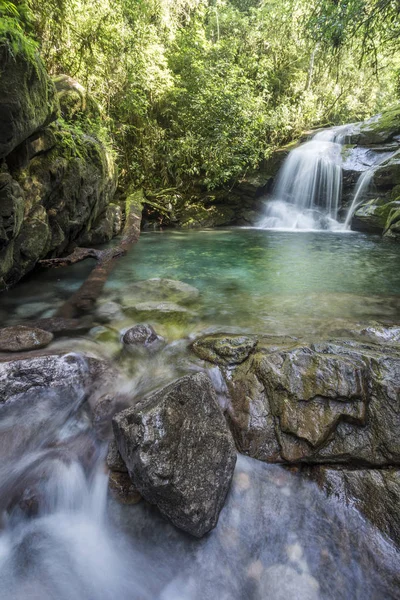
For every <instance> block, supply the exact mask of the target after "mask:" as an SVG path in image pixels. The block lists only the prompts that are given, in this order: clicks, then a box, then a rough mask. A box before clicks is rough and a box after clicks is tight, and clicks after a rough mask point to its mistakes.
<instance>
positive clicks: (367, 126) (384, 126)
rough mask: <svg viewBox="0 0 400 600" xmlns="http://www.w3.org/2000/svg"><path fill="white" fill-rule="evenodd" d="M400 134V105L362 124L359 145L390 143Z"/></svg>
mask: <svg viewBox="0 0 400 600" xmlns="http://www.w3.org/2000/svg"><path fill="white" fill-rule="evenodd" d="M398 134H400V104H396V105H395V106H393V107H391V108H389V109H387V110H384V111H382V113H380V114H379V115H376V116H374V117H372V118H371V119H368V120H367V121H365V122H364V123H363V124H361V127H360V132H359V136H358V143H359V144H361V145H365V146H368V145H370V144H382V143H386V142H390V141H391V140H392V139H393V138H394V137H395V136H396V135H398Z"/></svg>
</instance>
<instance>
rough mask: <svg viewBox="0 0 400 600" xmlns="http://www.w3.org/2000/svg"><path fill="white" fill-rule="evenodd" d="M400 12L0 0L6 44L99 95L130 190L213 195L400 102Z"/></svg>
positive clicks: (161, 1) (297, 0)
mask: <svg viewBox="0 0 400 600" xmlns="http://www.w3.org/2000/svg"><path fill="white" fill-rule="evenodd" d="M399 12H400V2H399V0H348V1H343V0H322V1H320V0H311V1H310V0H46V1H45V2H43V0H29V1H27V2H18V1H17V0H15V1H14V2H9V1H8V0H0V37H1V38H2V40H3V41H4V40H6V41H8V42H9V43H11V44H13V47H14V49H15V50H16V49H17V48H18V44H21V43H26V44H27V45H28V46H27V47H28V48H29V49H30V51H36V49H38V50H39V52H40V54H41V57H42V59H43V60H44V62H45V64H46V67H47V69H48V71H49V72H50V74H51V75H54V76H55V75H58V74H68V75H70V76H72V77H74V78H76V79H77V80H79V81H80V83H82V84H83V85H84V86H85V87H86V89H87V91H88V93H90V94H91V95H93V96H94V97H95V99H96V100H97V101H98V103H99V105H100V106H101V107H102V111H103V120H104V125H105V126H106V127H107V128H108V129H109V130H110V132H111V133H112V137H113V140H114V142H113V143H114V147H115V151H116V154H117V158H118V162H119V165H120V173H121V181H122V182H123V183H125V184H133V185H136V186H138V185H145V186H147V187H148V188H151V189H160V190H163V189H164V190H165V189H177V188H182V187H183V188H184V187H185V186H187V185H190V183H191V182H193V181H196V182H198V183H200V184H201V185H202V186H204V187H206V188H207V189H214V188H216V187H218V186H221V185H223V184H225V183H227V182H230V181H233V180H235V179H236V178H238V177H240V176H242V175H243V173H245V172H246V170H247V169H249V168H253V167H256V166H257V165H258V164H259V163H260V161H262V160H263V159H265V158H268V156H269V155H270V153H271V152H272V150H273V149H274V148H276V147H277V146H279V145H282V144H284V143H286V142H288V141H290V140H292V139H294V138H295V137H296V136H298V135H299V134H300V133H301V131H303V130H304V129H306V128H309V127H313V126H320V125H327V124H340V123H344V122H350V121H356V120H361V119H364V118H366V117H368V116H370V115H372V114H374V113H375V112H377V111H379V110H380V109H382V108H383V107H386V106H389V105H391V104H393V103H394V102H396V100H397V98H398V96H399V93H400V83H399V74H400V61H399V56H400V54H399V45H400V42H399V39H400V37H399V34H400V17H399ZM24 40H25V41H24Z"/></svg>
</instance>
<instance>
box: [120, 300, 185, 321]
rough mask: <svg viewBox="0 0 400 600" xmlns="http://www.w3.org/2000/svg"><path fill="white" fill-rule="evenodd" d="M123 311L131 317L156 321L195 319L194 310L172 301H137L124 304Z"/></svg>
mask: <svg viewBox="0 0 400 600" xmlns="http://www.w3.org/2000/svg"><path fill="white" fill-rule="evenodd" d="M124 312H125V314H126V315H128V316H129V317H131V318H135V319H137V320H143V321H156V322H158V323H165V322H170V321H172V322H175V323H182V322H183V323H186V322H188V321H193V320H194V319H196V317H197V315H196V313H195V312H193V311H191V310H188V309H187V308H185V307H183V306H180V305H179V304H175V303H174V302H158V301H155V302H139V303H138V304H135V305H133V306H124Z"/></svg>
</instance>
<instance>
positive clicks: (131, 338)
mask: <svg viewBox="0 0 400 600" xmlns="http://www.w3.org/2000/svg"><path fill="white" fill-rule="evenodd" d="M122 343H123V344H124V346H125V348H127V349H129V350H140V349H143V350H147V351H148V352H156V351H157V350H159V349H160V348H161V347H162V346H163V345H164V343H165V340H164V338H163V337H162V336H160V335H158V334H157V333H156V332H155V330H154V329H153V327H152V326H151V325H148V324H147V323H139V324H138V325H134V326H133V327H130V328H129V329H128V330H127V331H125V333H124V334H123V336H122Z"/></svg>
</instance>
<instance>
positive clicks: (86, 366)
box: [0, 353, 115, 402]
mask: <svg viewBox="0 0 400 600" xmlns="http://www.w3.org/2000/svg"><path fill="white" fill-rule="evenodd" d="M111 377H114V378H115V372H114V371H113V369H112V367H111V365H110V364H109V363H107V362H106V361H104V360H100V359H97V358H92V357H87V356H84V355H83V354H77V353H62V354H50V355H43V356H33V357H32V356H29V357H26V358H18V359H15V360H7V361H4V362H0V402H7V401H9V400H11V399H12V398H16V397H18V396H20V395H21V394H25V393H26V392H29V391H30V390H36V391H40V390H49V389H54V388H62V389H65V388H68V389H70V388H74V387H77V388H79V389H87V391H88V395H89V393H90V394H92V393H94V392H95V391H96V390H97V389H100V388H102V387H104V385H105V383H106V382H107V380H109V379H111Z"/></svg>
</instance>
